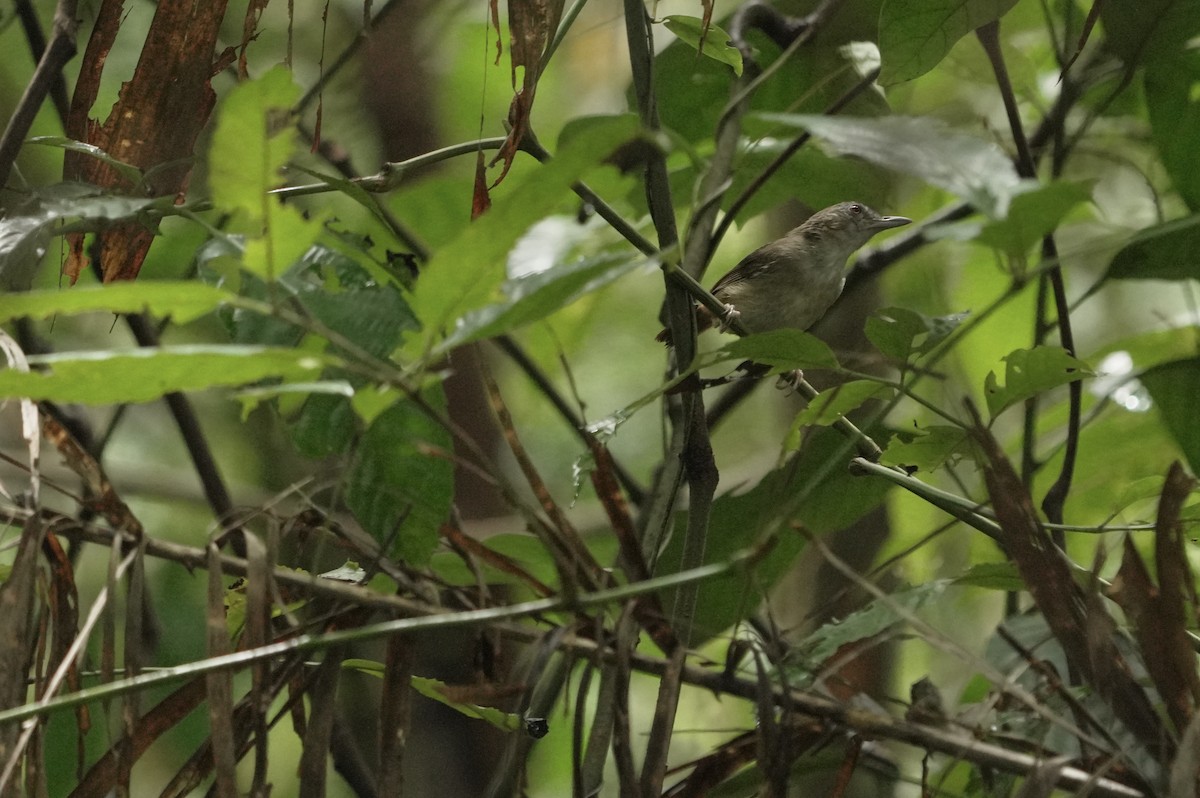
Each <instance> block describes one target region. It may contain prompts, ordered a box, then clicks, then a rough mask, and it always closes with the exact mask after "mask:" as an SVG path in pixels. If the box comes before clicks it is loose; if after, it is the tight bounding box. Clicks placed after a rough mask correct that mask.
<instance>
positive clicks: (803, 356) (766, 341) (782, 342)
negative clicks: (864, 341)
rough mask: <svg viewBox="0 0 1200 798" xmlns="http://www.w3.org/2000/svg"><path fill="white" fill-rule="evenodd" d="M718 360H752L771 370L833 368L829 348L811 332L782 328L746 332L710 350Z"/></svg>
mask: <svg viewBox="0 0 1200 798" xmlns="http://www.w3.org/2000/svg"><path fill="white" fill-rule="evenodd" d="M714 354H715V355H717V356H718V358H719V359H718V361H717V362H720V361H721V360H753V361H754V362H755V363H762V364H763V365H765V366H770V367H771V368H772V370H773V371H776V372H784V371H791V370H793V369H836V368H838V361H837V357H836V356H835V355H834V354H833V350H832V349H830V348H829V346H828V345H827V344H826V343H825V342H824V341H822V340H821V339H820V338H817V337H816V336H815V335H811V334H810V333H806V332H803V331H801V330H793V329H790V328H785V329H781V330H770V331H768V332H761V333H755V334H753V335H746V336H743V337H741V338H738V339H737V340H735V341H731V342H729V343H727V344H725V346H723V347H721V348H720V349H719V350H717V352H715V353H714Z"/></svg>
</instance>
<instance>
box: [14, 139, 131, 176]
mask: <svg viewBox="0 0 1200 798" xmlns="http://www.w3.org/2000/svg"><path fill="white" fill-rule="evenodd" d="M29 143H30V144H42V145H45V146H47V147H60V148H62V149H64V150H70V151H71V152H78V153H82V154H84V155H90V156H91V157H93V158H95V159H96V160H97V161H100V162H101V163H104V164H108V165H109V166H111V167H112V168H113V170H114V171H115V172H117V174H119V175H121V177H123V178H125V179H126V180H127V181H129V182H130V183H131V184H132V185H134V186H140V185H141V184H142V170H141V169H138V168H137V167H136V166H134V165H133V164H130V163H125V162H124V161H120V160H117V159H116V158H114V157H112V156H111V155H109V154H108V153H107V152H105V151H104V150H102V149H100V148H99V147H97V146H96V145H95V144H87V143H85V142H82V141H76V140H75V139H69V138H67V137H65V136H34V137H33V138H31V139H29Z"/></svg>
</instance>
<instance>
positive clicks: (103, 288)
mask: <svg viewBox="0 0 1200 798" xmlns="http://www.w3.org/2000/svg"><path fill="white" fill-rule="evenodd" d="M226 303H233V304H239V303H241V304H245V303H243V302H242V300H241V298H240V297H238V296H237V295H236V294H231V293H229V292H228V291H225V290H222V289H220V288H217V287H216V286H212V285H206V284H204V283H200V282H196V281H153V280H138V281H136V282H133V281H124V282H116V283H108V284H107V285H97V286H80V287H79V288H70V289H65V290H63V289H53V290H47V291H28V292H25V293H21V294H0V322H7V321H12V320H13V319H16V318H20V317H22V316H26V317H29V318H32V319H49V318H52V317H54V316H71V315H74V314H76V313H91V312H97V311H103V312H106V313H150V314H153V315H155V316H170V317H171V318H172V320H173V321H175V322H176V323H177V324H186V323H188V322H189V321H194V320H195V319H198V318H200V317H201V316H204V315H206V314H208V313H211V312H213V311H214V310H216V309H217V308H218V307H220V306H221V305H223V304H226Z"/></svg>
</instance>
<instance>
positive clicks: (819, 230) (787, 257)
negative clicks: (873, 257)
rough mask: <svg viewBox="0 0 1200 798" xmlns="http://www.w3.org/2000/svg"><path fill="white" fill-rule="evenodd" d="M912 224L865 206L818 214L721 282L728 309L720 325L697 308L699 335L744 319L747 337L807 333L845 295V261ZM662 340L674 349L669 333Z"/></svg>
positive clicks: (717, 288) (717, 289)
mask: <svg viewBox="0 0 1200 798" xmlns="http://www.w3.org/2000/svg"><path fill="white" fill-rule="evenodd" d="M910 222H912V219H908V218H905V217H903V216H880V215H879V214H878V213H876V212H875V211H873V210H871V209H870V208H869V207H867V206H866V205H863V204H862V203H861V202H839V203H838V204H837V205H831V206H829V207H828V208H825V209H824V210H820V211H817V212H816V213H814V214H813V215H812V216H810V217H809V218H808V221H806V222H804V224H802V225H800V226H799V227H796V228H794V229H792V230H791V231H790V232H789V233H788V234H787V235H785V236H784V237H783V238H780V239H778V240H776V241H772V242H771V243H770V244H766V245H764V246H761V247H759V248H758V249H756V250H754V251H753V252H751V253H750V254H749V255H747V256H746V257H744V258H742V261H741V263H739V264H738V265H737V266H734V267H733V269H732V270H731V271H730V272H729V273H728V274H726V275H725V276H724V277H722V278H721V279H720V280H718V281H717V284H716V285H714V286H713V288H712V294H713V296H715V297H716V298H717V299H718V300H720V301H721V302H723V303H724V304H725V316H724V318H722V319H716V318H714V317H713V314H712V313H711V312H710V311H709V310H708V308H706V307H704V306H699V307H698V308H697V316H696V326H697V328H698V331H699V332H703V331H705V330H707V329H708V328H709V327H712V326H713V325H715V324H718V323H719V325H720V329H722V330H725V329H726V328H728V326H729V325H730V324H732V323H733V320H734V319H740V320H741V323H742V326H743V327H745V328H746V330H747V331H748V332H752V333H755V332H765V331H767V330H777V329H779V328H781V327H794V328H796V329H799V330H807V329H808V328H809V327H811V326H813V325H814V324H816V323H817V321H818V320H819V319H820V318H821V317H822V316H824V315H825V311H827V310H829V308H830V306H831V305H833V303H834V301H835V300H836V299H837V298H838V296H839V295H840V294H841V293H842V286H844V285H845V284H846V275H845V267H846V261H847V260H848V259H849V257H850V256H851V255H852V254H854V251H855V250H856V249H858V248H859V247H861V246H862V245H863V244H865V243H867V241H869V240H870V238H871V236H873V235H875V234H876V233H878V232H879V231H881V230H889V229H891V228H893V227H900V226H902V225H906V224H909V223H910ZM657 340H659V341H662V342H664V343H666V344H668V345H670V344H671V332H670V330H663V331H662V332H660V333H659V334H658V337H657Z"/></svg>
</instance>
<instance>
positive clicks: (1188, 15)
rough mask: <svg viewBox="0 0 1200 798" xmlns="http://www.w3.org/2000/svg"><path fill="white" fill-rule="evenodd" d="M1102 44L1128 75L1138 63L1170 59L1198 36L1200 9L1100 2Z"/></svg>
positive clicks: (1154, 0)
mask: <svg viewBox="0 0 1200 798" xmlns="http://www.w3.org/2000/svg"><path fill="white" fill-rule="evenodd" d="M1099 10H1100V20H1101V22H1102V23H1103V25H1104V44H1105V46H1106V47H1109V48H1111V49H1112V51H1113V52H1115V53H1116V54H1117V55H1118V56H1119V57H1120V58H1121V60H1122V61H1123V62H1124V63H1125V68H1126V69H1127V70H1128V71H1130V72H1132V71H1133V70H1134V68H1136V67H1137V66H1139V65H1141V64H1154V63H1155V62H1156V61H1159V60H1161V59H1172V58H1174V57H1175V56H1176V55H1177V54H1178V53H1179V52H1180V51H1181V50H1183V49H1184V48H1185V47H1186V43H1187V41H1188V40H1189V39H1191V38H1192V37H1194V36H1196V35H1197V34H1198V33H1200V6H1198V5H1197V4H1196V3H1192V2H1181V1H1180V0H1140V2H1137V3H1101V4H1100V5H1099Z"/></svg>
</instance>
